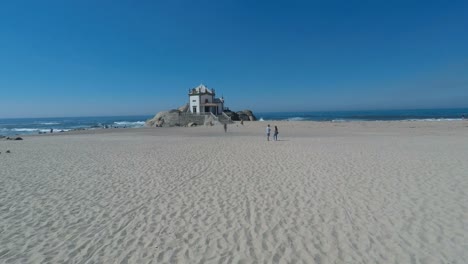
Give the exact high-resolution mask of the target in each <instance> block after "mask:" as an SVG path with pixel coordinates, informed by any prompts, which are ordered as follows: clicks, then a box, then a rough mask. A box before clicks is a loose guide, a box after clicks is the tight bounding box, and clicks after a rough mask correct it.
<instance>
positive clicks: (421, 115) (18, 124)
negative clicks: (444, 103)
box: [0, 108, 468, 136]
mask: <svg viewBox="0 0 468 264" xmlns="http://www.w3.org/2000/svg"><path fill="white" fill-rule="evenodd" d="M254 115H255V116H256V117H257V119H258V120H260V121H270V120H278V121H279V120H286V121H323V122H353V121H400V120H413V121H460V120H462V117H463V116H465V117H466V118H467V119H468V108H464V109H424V110H379V111H321V112H264V113H261V112H258V113H256V112H254ZM150 118H152V116H146V115H143V116H104V117H55V118H16V119H13V118H10V119H0V135H2V136H12V135H26V134H40V133H50V131H51V129H53V132H54V133H60V132H64V131H70V130H81V129H101V128H106V127H108V128H134V127H143V126H144V124H145V121H146V120H148V119H150Z"/></svg>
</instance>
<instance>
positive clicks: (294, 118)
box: [286, 117, 306, 121]
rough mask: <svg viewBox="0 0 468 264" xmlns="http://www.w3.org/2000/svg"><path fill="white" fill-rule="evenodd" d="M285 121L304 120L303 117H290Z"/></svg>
mask: <svg viewBox="0 0 468 264" xmlns="http://www.w3.org/2000/svg"><path fill="white" fill-rule="evenodd" d="M286 120H287V121H304V120H306V119H305V118H304V117H290V118H288V119H286Z"/></svg>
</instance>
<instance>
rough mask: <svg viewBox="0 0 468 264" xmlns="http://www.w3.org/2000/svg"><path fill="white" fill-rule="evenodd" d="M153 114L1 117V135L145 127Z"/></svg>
mask: <svg viewBox="0 0 468 264" xmlns="http://www.w3.org/2000/svg"><path fill="white" fill-rule="evenodd" d="M152 117H153V116H101V117H53V118H8V119H0V135H3V136H13V135H31V134H41V133H50V131H51V129H53V133H60V132H65V131H70V130H84V129H102V128H105V127H106V126H107V127H108V128H132V127H143V126H144V125H145V121H146V120H148V119H150V118H152Z"/></svg>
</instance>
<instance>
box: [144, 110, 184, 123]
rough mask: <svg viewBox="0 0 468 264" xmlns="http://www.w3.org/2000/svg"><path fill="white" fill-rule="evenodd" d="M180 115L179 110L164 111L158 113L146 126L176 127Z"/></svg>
mask: <svg viewBox="0 0 468 264" xmlns="http://www.w3.org/2000/svg"><path fill="white" fill-rule="evenodd" d="M179 114H180V112H179V110H177V109H172V110H169V111H162V112H159V113H157V114H156V115H155V116H154V117H153V118H151V119H149V120H147V121H146V123H145V125H146V126H148V127H163V126H175V125H177V121H178V120H179ZM175 120H177V121H175Z"/></svg>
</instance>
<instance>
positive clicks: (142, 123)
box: [114, 121, 145, 126]
mask: <svg viewBox="0 0 468 264" xmlns="http://www.w3.org/2000/svg"><path fill="white" fill-rule="evenodd" d="M114 124H116V125H119V126H143V125H144V124H145V121H136V122H130V121H119V122H114Z"/></svg>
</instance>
